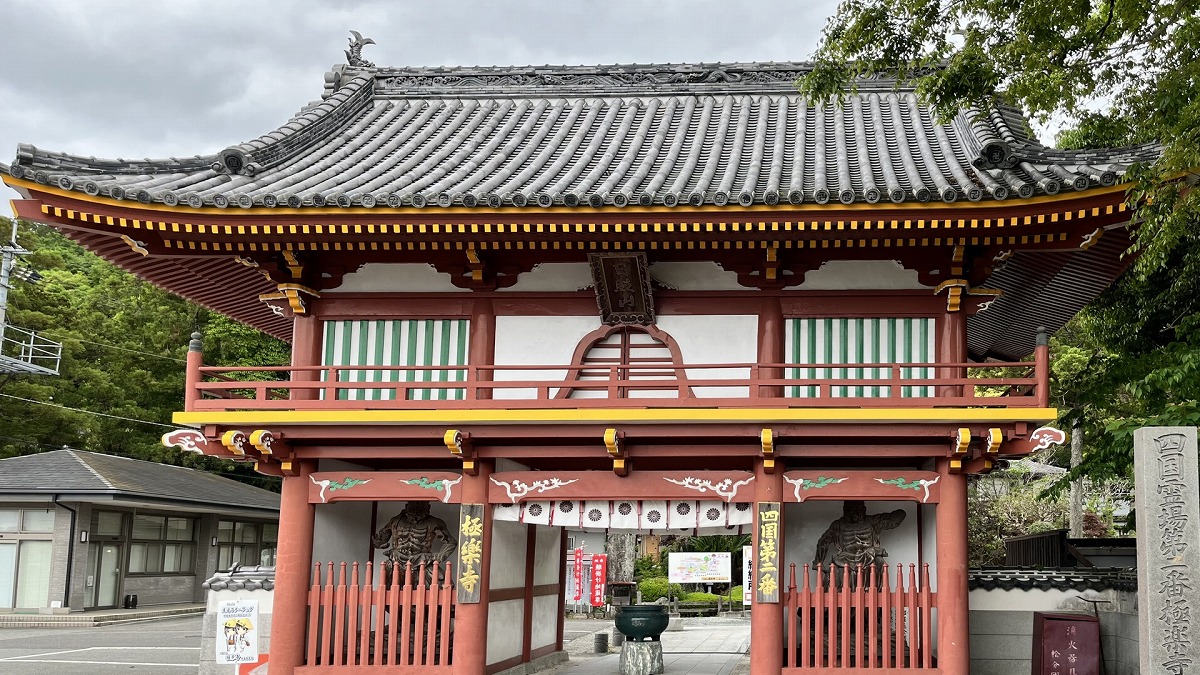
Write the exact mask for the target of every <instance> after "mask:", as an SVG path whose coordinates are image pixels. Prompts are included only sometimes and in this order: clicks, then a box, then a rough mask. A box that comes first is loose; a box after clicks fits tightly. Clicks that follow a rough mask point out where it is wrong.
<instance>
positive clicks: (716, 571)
mask: <svg viewBox="0 0 1200 675" xmlns="http://www.w3.org/2000/svg"><path fill="white" fill-rule="evenodd" d="M732 567H733V554H731V553H727V552H726V553H670V554H668V555H667V577H668V579H669V580H670V582H671V583H673V584H727V583H729V582H730V581H732V580H733V576H732Z"/></svg>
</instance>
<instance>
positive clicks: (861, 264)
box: [794, 260, 930, 291]
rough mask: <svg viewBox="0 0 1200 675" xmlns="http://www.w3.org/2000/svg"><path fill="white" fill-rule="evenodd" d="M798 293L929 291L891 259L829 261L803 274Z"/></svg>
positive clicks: (909, 271)
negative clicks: (800, 291)
mask: <svg viewBox="0 0 1200 675" xmlns="http://www.w3.org/2000/svg"><path fill="white" fill-rule="evenodd" d="M794 288H798V289H800V290H802V291H848V290H916V289H925V288H930V287H929V286H926V285H924V284H922V283H921V282H920V281H918V280H917V271H916V270H908V269H904V266H903V265H901V264H900V263H898V262H896V261H894V260H830V261H829V262H827V263H825V264H823V265H821V267H819V268H818V269H815V270H813V271H811V272H808V273H807V274H805V275H804V282H803V283H801V284H800V285H798V286H795V287H794Z"/></svg>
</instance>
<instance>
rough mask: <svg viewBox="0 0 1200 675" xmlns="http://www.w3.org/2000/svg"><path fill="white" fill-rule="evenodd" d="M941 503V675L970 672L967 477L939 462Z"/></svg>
mask: <svg viewBox="0 0 1200 675" xmlns="http://www.w3.org/2000/svg"><path fill="white" fill-rule="evenodd" d="M938 473H939V474H940V476H941V480H940V482H941V484H942V500H941V503H939V504H938V505H937V616H938V628H937V631H938V649H937V653H938V668H939V669H941V672H943V673H966V672H969V671H970V669H971V653H970V650H969V646H968V640H969V637H970V630H969V627H968V625H967V620H968V618H969V617H968V610H969V609H970V607H969V603H968V601H967V477H966V476H964V475H962V474H955V473H950V460H949V459H942V460H939V466H938Z"/></svg>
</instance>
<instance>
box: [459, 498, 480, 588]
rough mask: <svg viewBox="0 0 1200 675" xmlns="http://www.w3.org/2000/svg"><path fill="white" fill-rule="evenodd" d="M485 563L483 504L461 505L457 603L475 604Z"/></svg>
mask: <svg viewBox="0 0 1200 675" xmlns="http://www.w3.org/2000/svg"><path fill="white" fill-rule="evenodd" d="M486 561H487V552H486V551H484V550H483V504H463V505H462V507H461V508H460V509H459V516H458V601H459V602H460V603H468V604H476V603H478V602H479V597H480V587H479V586H480V581H481V577H480V574H481V572H482V571H483V565H484V563H485V562H486Z"/></svg>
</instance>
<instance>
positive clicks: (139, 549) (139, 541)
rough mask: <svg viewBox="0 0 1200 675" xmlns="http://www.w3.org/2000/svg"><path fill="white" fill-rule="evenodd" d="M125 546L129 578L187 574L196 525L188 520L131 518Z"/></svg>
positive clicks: (146, 517)
mask: <svg viewBox="0 0 1200 675" xmlns="http://www.w3.org/2000/svg"><path fill="white" fill-rule="evenodd" d="M131 539H132V543H131V544H130V545H129V573H130V574H189V573H191V572H192V570H193V561H194V560H195V557H196V521H195V520H194V519H192V518H172V517H168V516H148V515H142V514H138V515H135V516H134V517H133V536H132V538H131Z"/></svg>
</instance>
